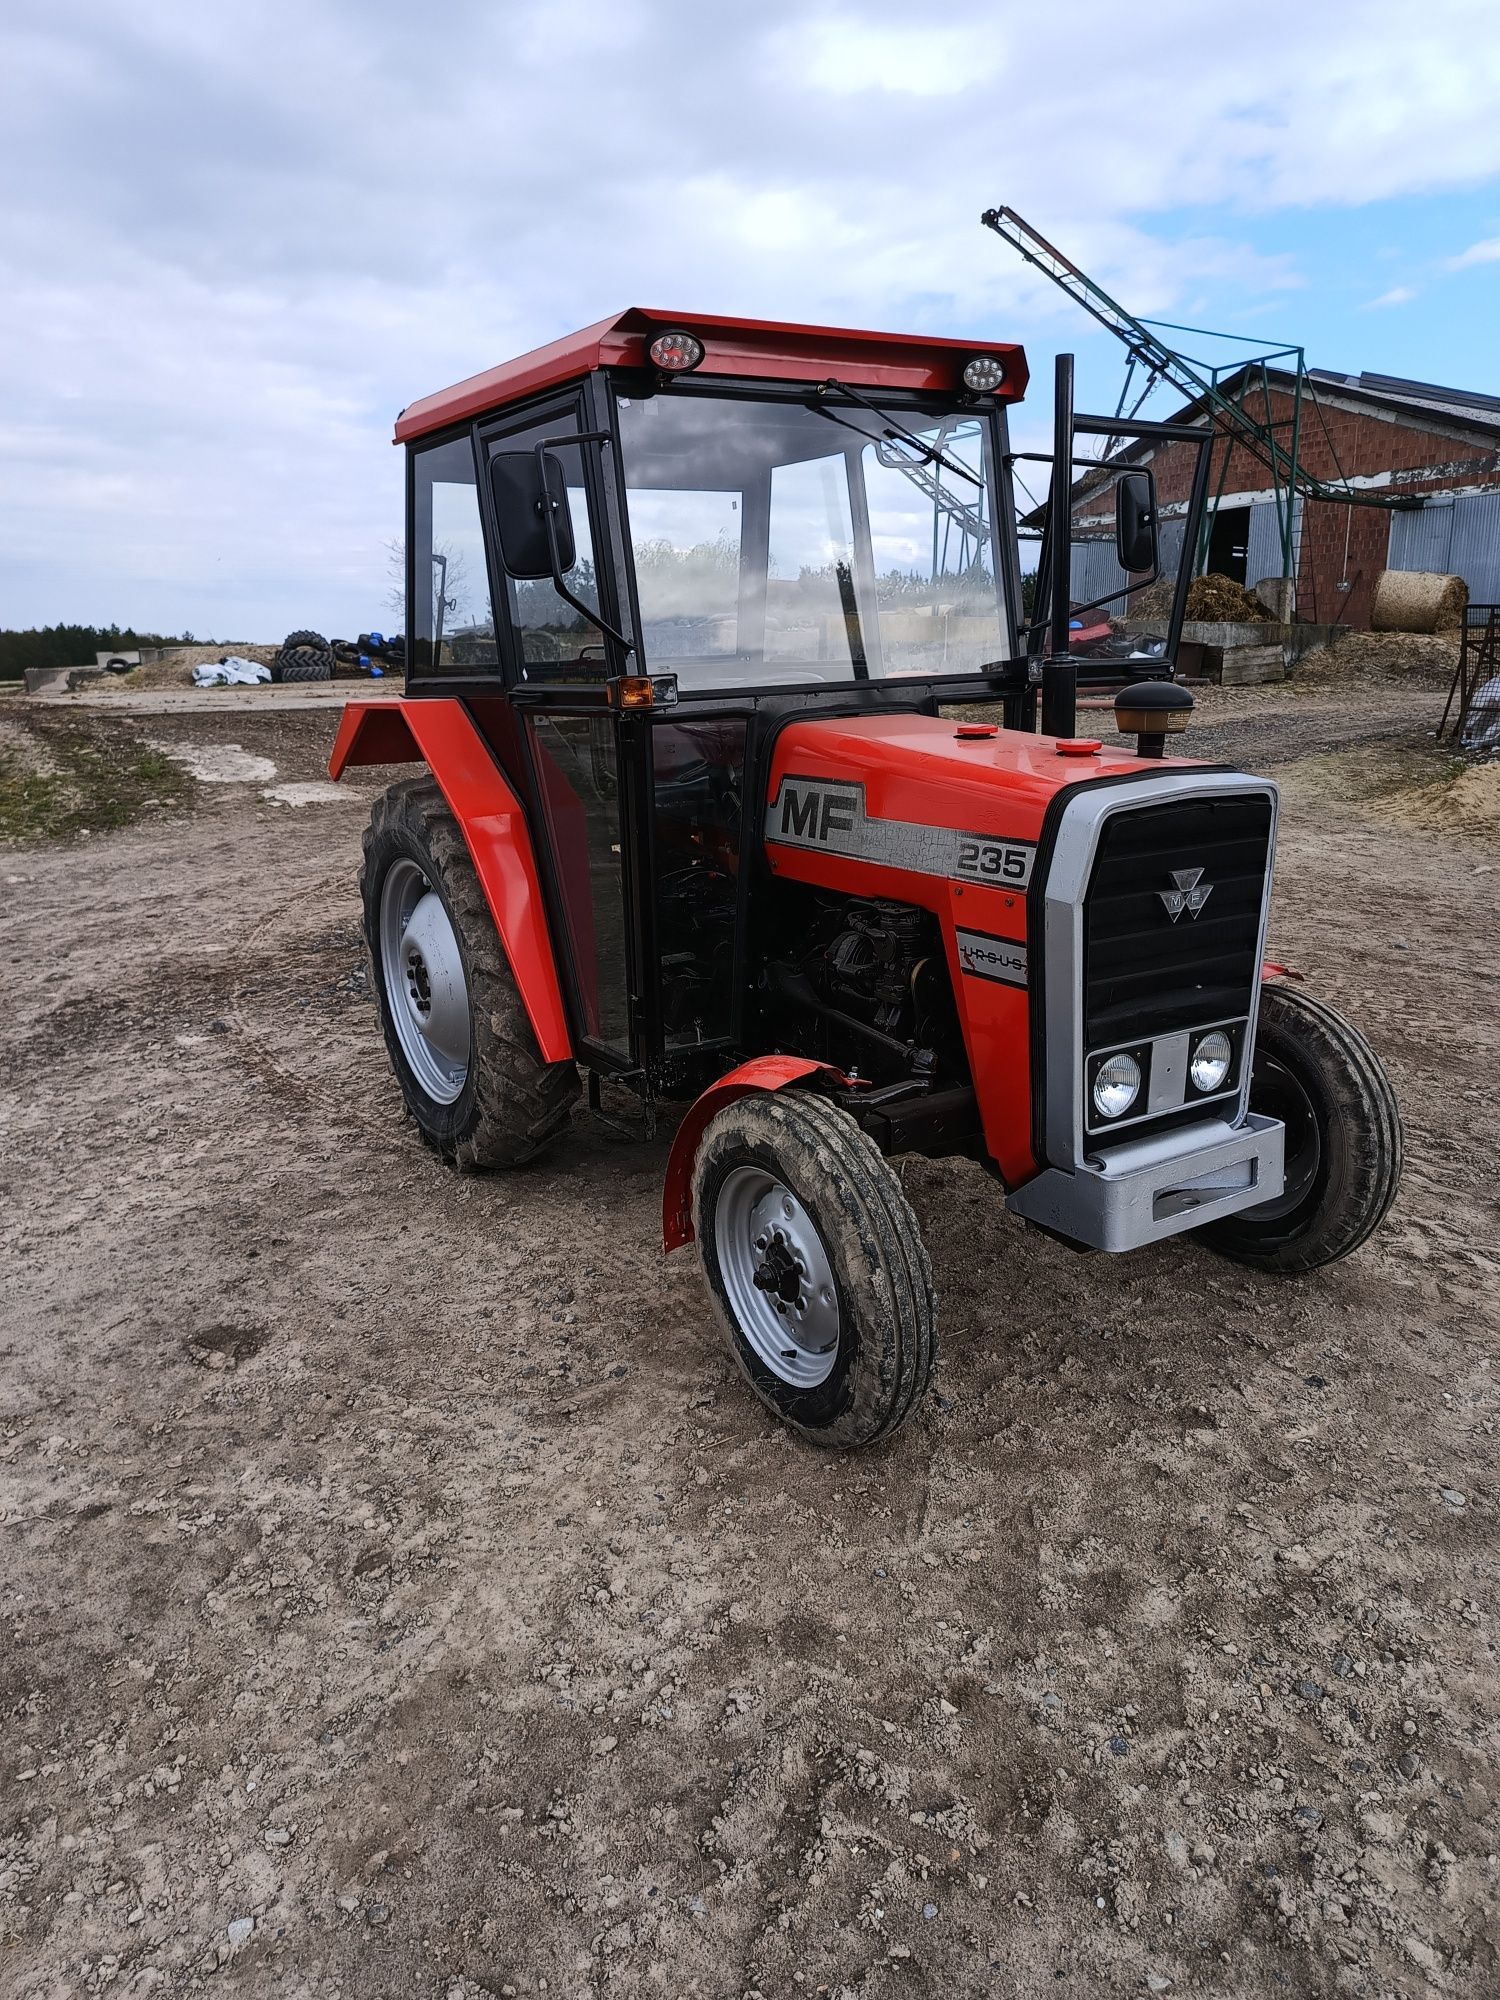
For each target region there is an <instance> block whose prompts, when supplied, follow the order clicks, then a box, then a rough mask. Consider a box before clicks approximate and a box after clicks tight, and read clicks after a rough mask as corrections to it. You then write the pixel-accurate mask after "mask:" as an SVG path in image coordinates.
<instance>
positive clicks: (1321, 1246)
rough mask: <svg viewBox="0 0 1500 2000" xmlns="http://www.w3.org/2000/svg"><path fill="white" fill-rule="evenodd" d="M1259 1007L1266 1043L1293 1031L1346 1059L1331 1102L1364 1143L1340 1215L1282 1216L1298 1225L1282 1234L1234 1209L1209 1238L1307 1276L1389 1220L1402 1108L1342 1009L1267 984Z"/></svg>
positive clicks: (1349, 1156)
mask: <svg viewBox="0 0 1500 2000" xmlns="http://www.w3.org/2000/svg"><path fill="white" fill-rule="evenodd" d="M1260 1006H1261V1019H1260V1028H1259V1031H1258V1032H1259V1038H1260V1042H1261V1045H1262V1046H1266V1045H1268V1044H1269V1045H1270V1046H1271V1047H1272V1048H1273V1049H1274V1044H1275V1042H1276V1041H1277V1040H1278V1039H1281V1038H1283V1037H1288V1038H1289V1037H1291V1036H1292V1035H1293V1034H1294V1033H1295V1034H1296V1035H1298V1036H1300V1037H1301V1038H1303V1039H1304V1040H1306V1039H1309V1038H1310V1039H1312V1040H1313V1041H1314V1042H1317V1041H1322V1042H1323V1044H1324V1045H1325V1047H1327V1048H1329V1049H1331V1051H1332V1052H1333V1053H1334V1055H1335V1057H1336V1059H1337V1060H1338V1062H1339V1063H1340V1064H1341V1066H1342V1070H1343V1072H1344V1076H1345V1078H1346V1080H1347V1086H1348V1087H1347V1090H1346V1092H1345V1094H1344V1098H1343V1099H1342V1100H1341V1101H1340V1102H1338V1103H1336V1104H1335V1105H1334V1106H1333V1107H1332V1108H1333V1110H1334V1112H1335V1113H1336V1115H1337V1116H1338V1118H1339V1121H1340V1124H1341V1126H1342V1128H1343V1130H1344V1131H1345V1132H1346V1133H1347V1134H1350V1135H1352V1136H1353V1137H1354V1138H1355V1139H1356V1140H1358V1141H1360V1142H1361V1143H1358V1144H1356V1145H1352V1146H1350V1147H1348V1148H1347V1149H1346V1153H1345V1163H1346V1164H1347V1165H1348V1166H1349V1168H1350V1169H1351V1173H1352V1184H1351V1185H1350V1186H1348V1187H1347V1188H1342V1189H1339V1190H1337V1191H1336V1192H1337V1193H1339V1194H1340V1195H1342V1196H1343V1199H1342V1201H1341V1202H1340V1204H1339V1206H1340V1208H1341V1211H1342V1219H1341V1220H1334V1219H1331V1218H1330V1219H1329V1220H1327V1221H1325V1222H1324V1223H1323V1225H1322V1226H1319V1225H1318V1224H1317V1223H1316V1222H1314V1223H1313V1225H1312V1226H1310V1227H1307V1226H1302V1225H1300V1224H1299V1223H1298V1219H1297V1217H1296V1216H1290V1217H1286V1218H1283V1219H1282V1220H1283V1221H1285V1222H1287V1223H1291V1224H1293V1225H1294V1226H1293V1227H1292V1228H1291V1229H1288V1230H1284V1231H1282V1232H1281V1233H1279V1234H1278V1226H1277V1224H1276V1223H1275V1222H1268V1223H1265V1224H1263V1225H1261V1226H1260V1227H1259V1228H1257V1225H1256V1224H1255V1222H1254V1219H1253V1213H1252V1214H1251V1215H1246V1216H1233V1215H1231V1216H1228V1217H1226V1218H1225V1220H1224V1221H1223V1222H1216V1223H1210V1224H1209V1226H1208V1227H1207V1228H1206V1229H1205V1230H1204V1231H1203V1236H1204V1239H1205V1241H1206V1242H1208V1243H1209V1244H1210V1245H1211V1246H1212V1247H1213V1248H1214V1249H1216V1250H1218V1251H1220V1252H1221V1253H1222V1254H1224V1255H1226V1256H1229V1257H1232V1258H1233V1259H1234V1261H1235V1262H1236V1263H1239V1264H1247V1265H1250V1266H1252V1267H1254V1268H1255V1269H1257V1270H1262V1271H1280V1272H1286V1273H1288V1274H1301V1273H1305V1272H1308V1271H1316V1270H1319V1269H1321V1267H1322V1266H1323V1265H1325V1264H1332V1263H1334V1262H1336V1261H1337V1260H1338V1259H1339V1258H1341V1257H1347V1256H1349V1255H1350V1253H1351V1252H1352V1251H1355V1250H1357V1249H1358V1248H1359V1247H1360V1245H1361V1244H1362V1243H1364V1242H1366V1241H1367V1240H1368V1239H1369V1238H1370V1236H1372V1235H1373V1234H1374V1232H1375V1230H1377V1229H1378V1228H1379V1227H1380V1224H1381V1223H1382V1222H1383V1221H1384V1219H1385V1216H1386V1212H1387V1211H1388V1210H1389V1208H1390V1205H1391V1203H1392V1202H1393V1201H1394V1200H1395V1198H1396V1190H1397V1188H1398V1187H1399V1186H1400V1182H1401V1154H1402V1134H1401V1112H1400V1108H1399V1106H1398V1105H1397V1102H1396V1094H1395V1092H1394V1091H1393V1090H1392V1088H1391V1083H1390V1079H1389V1077H1388V1076H1387V1075H1386V1073H1385V1070H1384V1068H1383V1067H1382V1066H1381V1063H1380V1059H1379V1057H1378V1056H1377V1055H1376V1054H1375V1052H1374V1050H1373V1049H1372V1048H1371V1047H1370V1045H1369V1043H1368V1042H1367V1041H1366V1040H1365V1038H1364V1036H1363V1035H1361V1034H1360V1033H1359V1031H1358V1030H1357V1029H1356V1028H1354V1027H1353V1026H1351V1024H1350V1023H1349V1022H1348V1021H1346V1020H1345V1019H1344V1017H1343V1015H1342V1014H1340V1013H1339V1012H1338V1010H1337V1009H1336V1008H1333V1007H1330V1006H1329V1005H1328V1003H1327V1002H1326V1001H1324V1000H1319V999H1317V998H1316V997H1315V996H1314V995H1313V994H1311V993H1300V992H1297V991H1296V990H1295V989H1293V988H1291V987H1287V986H1279V985H1268V986H1266V987H1264V988H1263V989H1262V992H1261V1001H1260ZM1294 1022H1295V1023H1296V1028H1295V1030H1294V1029H1293V1027H1292V1023H1294ZM1268 1023H1269V1027H1270V1032H1269V1035H1268V1034H1267V1024H1268ZM1252 1104H1253V1094H1252ZM1314 1213H1315V1215H1316V1211H1315V1212H1314Z"/></svg>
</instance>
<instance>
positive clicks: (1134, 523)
mask: <svg viewBox="0 0 1500 2000" xmlns="http://www.w3.org/2000/svg"><path fill="white" fill-rule="evenodd" d="M1115 554H1116V555H1117V557H1118V558H1119V563H1120V567H1121V569H1124V570H1130V571H1133V572H1135V573H1136V574H1139V572H1140V571H1142V570H1154V569H1155V568H1156V566H1157V545H1156V481H1155V479H1153V477H1152V476H1151V474H1150V473H1149V472H1122V473H1121V474H1120V476H1119V478H1118V479H1117V480H1116V481H1115Z"/></svg>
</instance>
